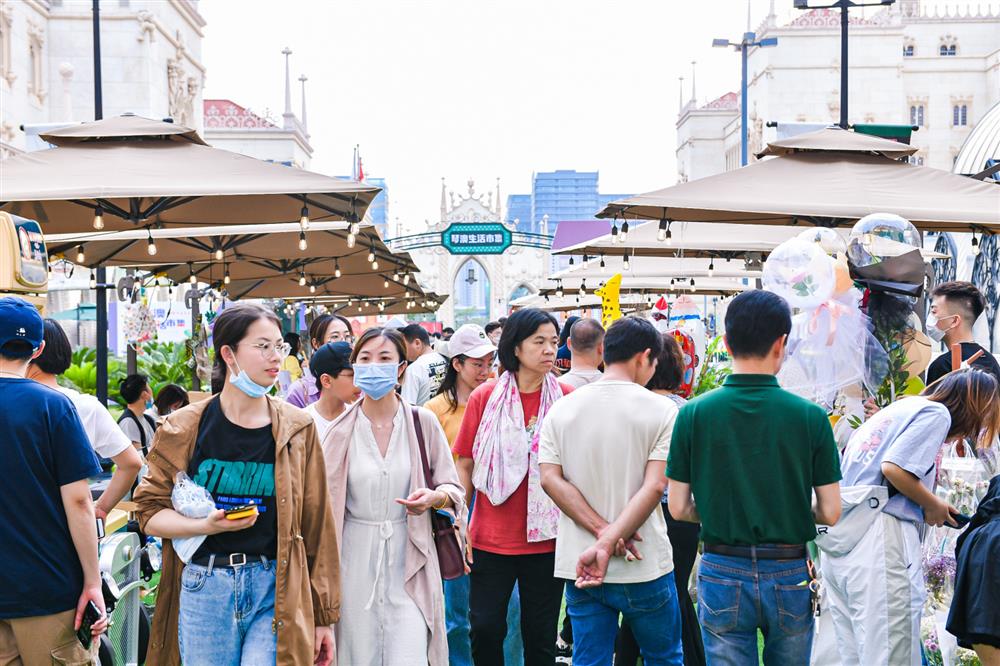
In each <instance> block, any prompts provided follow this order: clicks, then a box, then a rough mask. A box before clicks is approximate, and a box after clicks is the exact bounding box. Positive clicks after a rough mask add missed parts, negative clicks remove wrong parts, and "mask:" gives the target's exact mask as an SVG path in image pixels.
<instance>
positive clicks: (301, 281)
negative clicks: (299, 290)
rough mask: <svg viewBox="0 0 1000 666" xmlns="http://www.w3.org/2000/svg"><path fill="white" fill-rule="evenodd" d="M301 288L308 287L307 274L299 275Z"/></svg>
mask: <svg viewBox="0 0 1000 666" xmlns="http://www.w3.org/2000/svg"><path fill="white" fill-rule="evenodd" d="M299 286H300V287H304V286H306V274H305V273H299Z"/></svg>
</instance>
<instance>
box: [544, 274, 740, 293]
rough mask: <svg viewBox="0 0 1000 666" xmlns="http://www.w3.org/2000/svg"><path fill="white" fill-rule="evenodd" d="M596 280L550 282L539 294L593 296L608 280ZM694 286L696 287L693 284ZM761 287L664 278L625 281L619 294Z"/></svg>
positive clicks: (723, 280)
mask: <svg viewBox="0 0 1000 666" xmlns="http://www.w3.org/2000/svg"><path fill="white" fill-rule="evenodd" d="M610 277H611V275H607V276H605V279H602V280H595V279H590V280H589V282H588V279H587V278H580V277H567V278H560V279H554V280H553V279H550V280H547V281H546V282H545V283H543V284H542V286H541V288H540V289H539V290H538V293H539V294H540V295H542V296H546V295H548V296H552V295H558V293H559V292H560V291H562V292H563V293H564V294H578V293H579V292H580V289H581V288H582V289H583V291H584V292H585V293H593V291H594V290H595V289H597V288H598V287H600V286H602V285H603V284H604V282H605V280H606V279H608V278H610ZM692 282H694V284H691V283H692ZM756 286H757V282H756V280H751V279H749V278H744V279H737V278H717V277H712V278H707V277H706V278H691V277H678V278H669V277H660V278H631V277H622V283H621V287H620V289H619V293H621V294H658V295H663V294H667V293H699V294H717V295H726V294H737V293H739V292H741V291H746V290H748V289H754V288H756Z"/></svg>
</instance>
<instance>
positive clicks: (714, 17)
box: [199, 0, 795, 235]
mask: <svg viewBox="0 0 1000 666" xmlns="http://www.w3.org/2000/svg"><path fill="white" fill-rule="evenodd" d="M769 4H770V2H769V0H750V5H751V12H752V23H753V25H754V26H757V25H758V24H759V23H760V21H761V20H763V18H764V17H765V16H766V14H767V12H768V7H769ZM775 4H776V5H777V12H776V13H777V14H778V18H779V22H785V21H787V20H789V19H790V18H792V16H793V13H794V12H795V10H794V9H792V0H778V1H777V2H776V3H775ZM199 11H200V12H201V13H202V15H203V16H204V17H205V19H206V20H207V21H208V26H207V27H206V29H205V39H204V42H203V47H202V48H203V53H202V55H203V60H204V62H205V64H206V66H207V67H208V74H207V80H206V86H205V91H204V94H205V97H206V98H228V99H231V100H233V101H234V102H236V103H237V104H240V105H242V106H248V107H250V108H251V109H253V110H255V111H257V112H258V113H260V112H263V111H265V110H266V111H268V112H269V113H270V115H271V116H272V117H273V118H277V119H279V122H280V117H281V113H282V111H283V110H284V56H282V55H281V50H282V48H284V47H285V46H288V47H290V48H291V49H292V51H293V55H292V56H291V72H292V78H293V84H294V88H293V95H292V97H293V109H294V111H295V112H296V114H298V113H299V110H300V89H299V83H298V81H297V80H295V79H297V78H298V77H299V75H300V74H305V75H306V76H307V77H308V78H309V81H308V83H307V84H306V96H307V119H308V125H309V132H310V134H311V143H312V146H313V149H314V154H313V160H312V164H311V168H312V170H314V171H320V172H323V173H326V174H330V175H349V174H350V173H351V157H352V151H353V147H354V145H355V144H360V145H361V153H362V157H363V160H364V168H365V173H366V174H367V175H369V176H379V177H385V178H386V179H387V180H388V186H389V201H390V209H389V212H390V220H391V221H392V220H394V218H396V217H399V219H400V221H401V222H402V223H403V228H404V231H408V232H409V231H417V230H422V229H423V221H424V220H425V219H430V220H431V221H432V222H434V221H437V220H438V217H439V214H438V211H439V201H440V189H441V177H442V176H444V177H445V178H446V179H447V183H448V186H449V189H456V190H461V191H464V190H465V182H466V181H467V180H468V179H469V178H470V177H471V178H474V179H475V180H476V184H477V188H478V189H479V190H480V191H483V190H485V189H493V188H494V187H495V186H496V178H497V177H500V179H501V188H502V192H503V197H502V198H503V202H504V203H506V195H507V194H511V193H527V192H529V191H530V188H531V174H532V172H533V171H550V170H554V169H577V170H581V171H584V170H587V171H590V170H599V171H600V185H601V191H602V192H605V193H637V192H642V191H648V190H652V189H657V188H660V187H665V186H667V185H670V184H673V183H674V182H675V180H676V168H675V156H674V150H675V147H676V142H675V130H674V123H675V121H676V118H677V110H678V102H679V96H678V77H680V76H683V77H685V80H684V96H685V98H689V97H690V96H691V61H692V60H695V61H697V63H698V64H697V67H696V70H697V97H698V99H699V100H700V101H701V102H705V101H708V100H710V99H714V98H715V97H717V96H719V95H722V94H724V93H726V92H728V91H731V90H737V89H738V86H739V71H740V63H739V57H738V55H737V54H735V53H733V52H732V51H731V50H724V49H713V48H711V42H712V39H713V38H714V37H726V38H729V39H733V40H736V39H738V38H739V35H740V34H741V33H742V32H743V30H744V29H745V27H746V22H747V0H717V1H706V0H616V1H612V2H609V1H607V0H599V1H598V0H461V1H460V0H364V1H360V0H358V1H347V0H336V1H335V0H283V1H282V2H281V3H275V2H273V0H240V2H238V3H233V2H230V1H226V0H202V2H200V3H199ZM392 229H393V227H390V230H392ZM390 235H391V234H390Z"/></svg>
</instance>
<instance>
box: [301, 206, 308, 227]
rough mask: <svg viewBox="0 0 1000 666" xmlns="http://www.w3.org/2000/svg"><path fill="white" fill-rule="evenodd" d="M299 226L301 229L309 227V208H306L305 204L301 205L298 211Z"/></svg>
mask: <svg viewBox="0 0 1000 666" xmlns="http://www.w3.org/2000/svg"><path fill="white" fill-rule="evenodd" d="M299 228H301V229H302V231H305V230H306V229H308V228H309V209H308V208H306V206H305V204H303V205H302V210H301V211H300V212H299Z"/></svg>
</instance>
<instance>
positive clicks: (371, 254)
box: [368, 250, 375, 263]
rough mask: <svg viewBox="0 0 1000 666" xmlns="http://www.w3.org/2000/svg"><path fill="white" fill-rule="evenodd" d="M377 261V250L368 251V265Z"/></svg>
mask: <svg viewBox="0 0 1000 666" xmlns="http://www.w3.org/2000/svg"><path fill="white" fill-rule="evenodd" d="M373 261H375V250H368V263H371V262H373Z"/></svg>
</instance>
